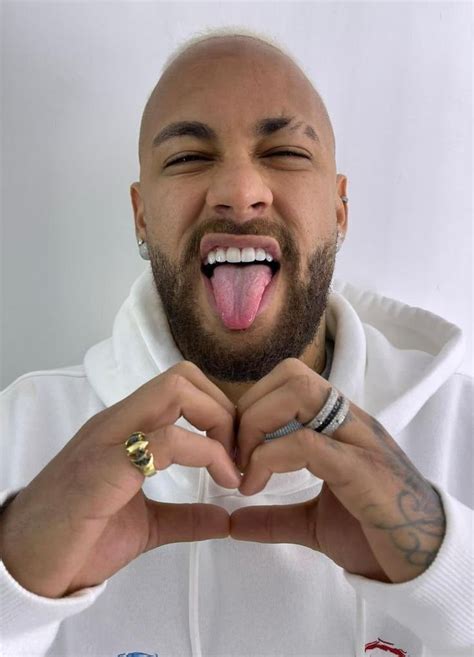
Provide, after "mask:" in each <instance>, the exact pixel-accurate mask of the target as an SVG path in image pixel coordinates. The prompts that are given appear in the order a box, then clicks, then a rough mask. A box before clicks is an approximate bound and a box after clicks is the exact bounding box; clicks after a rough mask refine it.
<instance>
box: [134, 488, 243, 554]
mask: <svg viewBox="0 0 474 657" xmlns="http://www.w3.org/2000/svg"><path fill="white" fill-rule="evenodd" d="M147 507H148V513H149V527H150V530H149V537H148V543H147V545H146V547H145V550H144V551H145V552H146V551H147V550H153V549H154V548H157V547H160V545H166V544H168V543H182V542H192V541H206V540H208V539H210V538H227V537H228V536H229V529H230V522H229V521H230V518H229V514H228V513H227V511H226V510H225V509H223V508H222V507H221V506H218V505H217V504H203V503H194V504H171V503H168V502H155V501H153V500H147Z"/></svg>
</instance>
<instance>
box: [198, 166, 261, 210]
mask: <svg viewBox="0 0 474 657" xmlns="http://www.w3.org/2000/svg"><path fill="white" fill-rule="evenodd" d="M206 203H207V205H208V207H210V208H211V210H212V213H213V214H214V215H215V216H216V217H222V218H223V219H230V220H232V221H234V222H236V223H245V222H246V221H249V220H250V219H255V218H258V217H262V216H265V214H266V213H267V210H268V208H269V207H270V206H271V205H272V203H273V194H272V192H271V190H270V187H269V186H268V184H267V183H266V182H265V180H264V179H263V177H262V175H261V173H260V172H259V171H258V170H257V167H256V166H255V164H253V163H252V162H250V161H244V162H240V163H235V161H234V162H233V163H231V162H229V163H222V164H220V165H219V166H218V167H217V168H216V170H215V171H214V174H213V176H212V180H211V182H210V185H209V188H208V190H207V196H206Z"/></svg>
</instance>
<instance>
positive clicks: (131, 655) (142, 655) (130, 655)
mask: <svg viewBox="0 0 474 657" xmlns="http://www.w3.org/2000/svg"><path fill="white" fill-rule="evenodd" d="M117 657H158V653H157V652H154V653H153V654H152V655H151V654H150V653H149V652H121V653H120V655H117Z"/></svg>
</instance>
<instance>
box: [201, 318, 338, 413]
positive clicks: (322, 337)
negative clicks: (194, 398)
mask: <svg viewBox="0 0 474 657" xmlns="http://www.w3.org/2000/svg"><path fill="white" fill-rule="evenodd" d="M299 360H300V361H301V362H302V363H304V364H305V365H307V366H308V367H309V368H311V369H312V370H313V371H314V372H316V373H317V374H321V373H322V372H324V368H325V367H326V314H324V315H323V317H322V319H321V322H320V325H319V328H318V332H317V333H316V336H315V338H314V340H313V342H311V344H310V345H309V346H308V347H307V348H306V349H305V350H304V351H303V353H302V354H301V356H300V357H299ZM209 378H210V379H211V381H212V382H213V383H215V384H216V386H217V387H218V388H220V389H221V390H222V392H223V393H224V394H225V395H226V397H227V398H228V399H230V401H231V402H232V403H233V404H235V405H236V404H237V402H238V400H239V399H240V397H242V395H244V394H245V393H246V392H247V390H249V389H250V388H251V387H252V386H253V385H254V383H255V382H252V381H251V382H246V383H232V382H230V381H221V380H220V379H216V378H214V377H212V376H210V377H209Z"/></svg>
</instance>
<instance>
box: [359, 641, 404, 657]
mask: <svg viewBox="0 0 474 657" xmlns="http://www.w3.org/2000/svg"><path fill="white" fill-rule="evenodd" d="M375 648H378V649H379V650H383V651H384V652H389V653H391V654H392V655H396V656H397V657H409V655H407V653H406V651H405V650H402V649H401V648H396V647H395V646H394V644H393V643H389V642H388V641H384V640H383V639H381V638H380V637H379V638H378V639H377V641H371V642H370V643H366V644H365V652H367V651H368V650H374V649H375Z"/></svg>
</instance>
